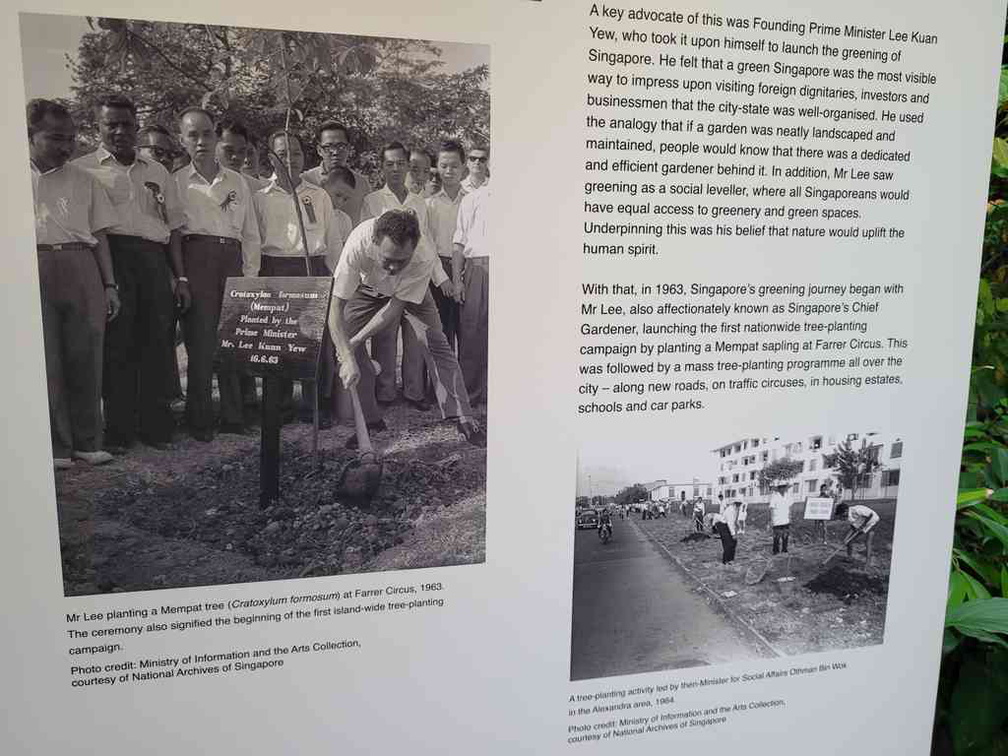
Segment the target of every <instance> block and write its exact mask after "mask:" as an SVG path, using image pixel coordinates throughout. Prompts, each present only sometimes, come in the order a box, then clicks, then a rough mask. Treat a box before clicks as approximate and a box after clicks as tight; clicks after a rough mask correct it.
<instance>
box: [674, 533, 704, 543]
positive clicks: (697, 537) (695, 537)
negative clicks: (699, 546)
mask: <svg viewBox="0 0 1008 756" xmlns="http://www.w3.org/2000/svg"><path fill="white" fill-rule="evenodd" d="M708 538H710V536H709V535H707V534H706V533H690V534H689V535H688V536H686V537H685V538H682V539H680V540H681V541H682V542H683V543H693V542H694V541H706V540H707V539H708Z"/></svg>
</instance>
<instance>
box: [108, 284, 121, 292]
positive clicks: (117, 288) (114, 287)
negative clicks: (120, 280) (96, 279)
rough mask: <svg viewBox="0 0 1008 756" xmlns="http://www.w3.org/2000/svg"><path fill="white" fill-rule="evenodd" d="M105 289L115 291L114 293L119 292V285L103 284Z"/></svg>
mask: <svg viewBox="0 0 1008 756" xmlns="http://www.w3.org/2000/svg"><path fill="white" fill-rule="evenodd" d="M105 288H106V289H115V290H116V291H119V284H117V283H107V284H105Z"/></svg>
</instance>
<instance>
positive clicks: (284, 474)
mask: <svg viewBox="0 0 1008 756" xmlns="http://www.w3.org/2000/svg"><path fill="white" fill-rule="evenodd" d="M284 452H285V453H284V454H283V459H282V461H281V484H280V499H279V500H278V501H277V502H276V503H275V504H273V505H272V506H269V507H266V508H262V507H260V506H259V458H258V455H257V454H253V455H250V454H247V453H241V454H236V455H231V456H228V457H223V458H218V459H215V460H213V463H212V464H210V465H207V466H205V467H201V468H197V469H194V470H191V471H188V472H186V473H185V474H184V475H182V476H180V477H179V478H178V479H177V480H174V481H173V482H171V483H169V484H167V485H157V486H151V485H149V484H148V483H146V482H144V481H143V480H142V479H134V480H131V481H129V482H128V483H126V485H123V486H120V487H116V488H112V489H109V490H106V491H104V492H102V493H101V494H99V495H98V497H97V500H96V501H95V502H94V503H95V506H96V509H99V510H101V511H102V513H103V514H104V515H106V516H108V517H112V518H114V519H116V520H118V521H120V522H122V523H125V524H128V525H130V526H133V527H135V528H138V529H141V530H143V531H146V532H149V533H154V534H157V535H159V536H162V537H165V538H172V539H187V540H191V541H197V542H201V543H204V544H206V545H207V546H209V547H211V548H214V549H219V550H223V551H229V552H232V551H233V552H237V553H240V554H244V555H246V556H248V557H249V558H251V560H252V562H253V563H254V564H256V565H260V566H262V567H265V568H270V570H271V573H273V574H274V575H275V576H276V577H299V576H301V577H306V576H309V575H329V574H335V573H340V572H352V571H354V570H356V569H358V568H359V567H360V566H361V565H363V564H364V563H365V562H367V561H368V560H369V559H371V558H372V557H374V556H375V555H376V554H379V553H380V552H382V551H384V550H385V549H388V548H391V547H393V546H396V545H398V544H401V543H402V542H403V539H404V537H406V536H407V535H408V534H409V532H410V531H411V530H412V528H413V526H414V523H415V522H416V521H417V520H418V519H419V518H421V517H422V516H423V515H424V514H425V513H429V512H433V511H435V510H438V509H441V508H443V507H449V506H451V505H452V503H453V502H456V501H459V500H460V499H461V498H462V497H464V496H465V495H466V494H468V493H471V492H473V491H478V490H481V489H482V487H483V485H484V476H483V475H482V474H481V473H482V470H480V471H478V472H475V471H473V469H472V468H471V467H470V468H468V469H467V466H465V465H462V464H459V462H460V460H459V455H457V454H456V455H452V456H449V457H447V458H445V459H442V460H437V461H424V460H421V459H416V458H400V459H386V460H385V461H384V472H383V476H382V481H381V486H380V488H379V490H378V492H377V494H376V495H375V496H374V498H373V499H372V500H371V501H370V502H359V501H354V500H350V499H341V497H340V494H339V493H338V491H337V486H338V483H339V480H340V477H341V474H342V472H343V470H344V469H345V468H346V466H347V465H348V464H349V463H350V462H351V461H352V460H353V459H355V457H354V456H353V455H352V454H351V453H349V452H342V451H340V452H337V453H335V454H332V455H331V456H329V457H328V458H327V459H324V460H323V462H322V467H321V470H316V469H314V468H313V466H312V460H311V457H310V455H307V454H304V453H303V451H300V450H298V449H297V448H296V447H294V446H293V445H289V444H285V446H284ZM418 456H419V455H418Z"/></svg>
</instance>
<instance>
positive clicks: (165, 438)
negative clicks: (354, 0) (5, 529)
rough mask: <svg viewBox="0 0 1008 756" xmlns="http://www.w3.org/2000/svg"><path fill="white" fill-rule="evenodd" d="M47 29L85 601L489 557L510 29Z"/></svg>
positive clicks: (66, 496)
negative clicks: (495, 281) (500, 44)
mask: <svg viewBox="0 0 1008 756" xmlns="http://www.w3.org/2000/svg"><path fill="white" fill-rule="evenodd" d="M20 33H21V53H22V60H23V64H24V72H25V105H26V107H25V114H26V129H27V136H28V140H27V146H28V160H29V164H30V175H31V190H32V197H33V200H34V211H35V236H36V247H37V250H36V251H37V259H38V274H39V291H40V305H41V319H40V320H41V333H42V336H43V344H42V346H43V349H40V353H42V352H44V358H45V364H44V369H45V376H46V383H47V388H48V408H49V421H50V429H51V439H52V458H53V469H54V476H55V486H56V492H55V493H56V504H57V510H58V522H59V540H60V550H61V557H62V566H63V584H64V593H65V595H67V596H77V595H88V594H98V593H111V592H130V591H144V590H151V589H160V588H177V587H187V586H202V585H222V584H233V583H245V582H258V581H266V580H276V579H289V578H299V577H314V576H323V575H337V574H343V573H362V572H374V571H383V570H398V569H408V568H419V567H439V566H448V565H463V564H473V563H481V562H483V561H484V560H485V540H486V533H485V529H486V518H485V507H486V439H487V431H488V426H487V412H486V407H487V365H488V350H489V344H488V313H489V306H488V304H489V289H490V283H489V275H490V264H489V255H490V251H489V240H488V232H487V219H488V213H489V212H490V210H489V205H490V176H491V165H490V162H491V153H490V48H489V46H487V45H482V44H466V43H461V42H447V41H430V40H417V39H401V38H393V37H376V36H361V35H352V34H343V33H340V29H339V24H338V22H334V25H333V28H332V29H327V30H325V31H311V32H307V31H286V30H276V29H256V28H241V27H236V26H213V25H208V24H203V23H168V22H160V21H156V20H137V19H119V18H106V17H97V16H88V17H80V16H60V15H45V14H28V13H22V14H20ZM24 190H25V191H27V190H28V186H27V185H25V187H24ZM41 367H42V366H41V365H40V368H41Z"/></svg>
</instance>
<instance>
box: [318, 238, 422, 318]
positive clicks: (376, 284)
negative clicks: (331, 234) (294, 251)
mask: <svg viewBox="0 0 1008 756" xmlns="http://www.w3.org/2000/svg"><path fill="white" fill-rule="evenodd" d="M374 225H375V221H374V219H371V220H366V221H364V222H363V223H361V224H360V225H359V226H357V228H355V229H354V230H353V231H352V232H351V233H350V238H349V239H347V242H346V244H345V245H344V247H343V254H342V255H341V256H340V259H339V263H338V264H337V266H336V272H335V273H334V274H333V296H334V297H339V298H340V299H344V300H347V299H350V298H352V297H353V295H354V293H355V292H356V291H357V289H358V288H360V287H361V286H366V287H368V288H370V289H372V290H374V291H376V292H377V293H379V294H381V295H382V296H385V297H395V298H396V299H399V300H403V301H405V302H411V303H413V304H420V303H421V302H422V301H423V299H424V297H425V296H426V295H427V284H428V283H429V282H430V278H431V271H432V270H433V268H434V263H435V262H436V259H437V255H435V254H434V250H433V249H432V248H431V246H430V245H429V244H427V243H426V241H425V240H424V239H421V240H420V242H419V243H418V244H417V247H416V250H414V252H413V257H412V258H411V259H410V261H409V262H408V263H407V264H406V267H404V268H403V269H402V270H400V271H399V272H398V273H396V274H395V275H394V276H393V275H389V273H387V272H386V271H385V270H384V269H383V268H382V266H381V258H380V255H379V252H378V248H377V247H376V246H375V244H374V241H373V235H374Z"/></svg>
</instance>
